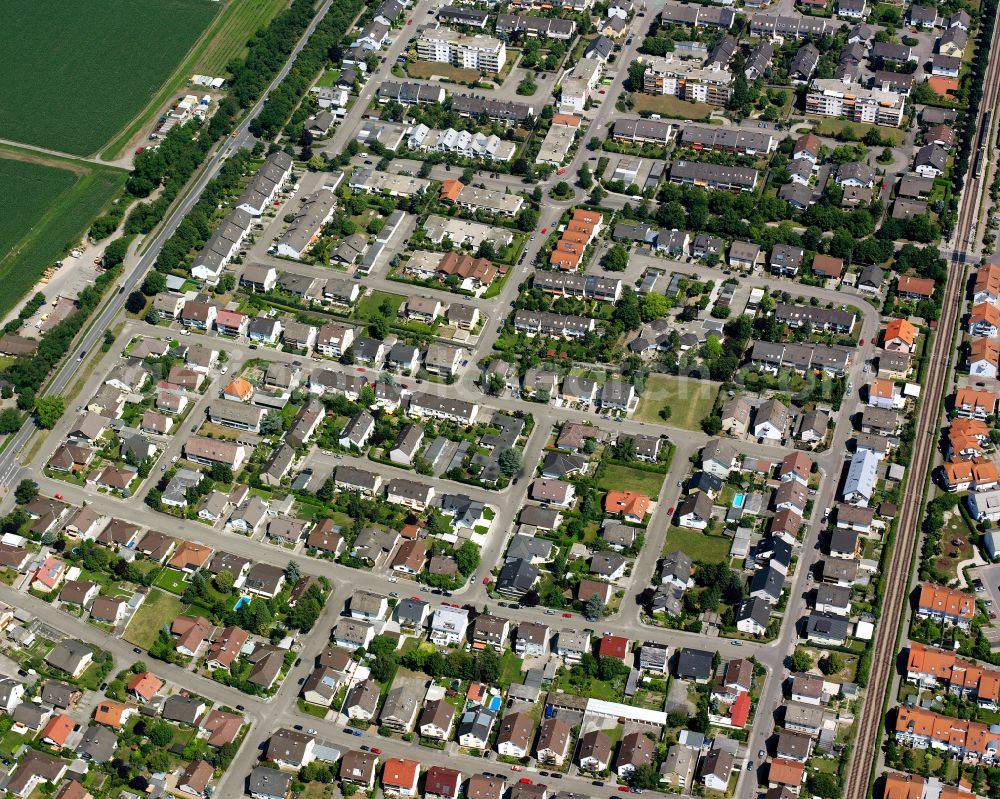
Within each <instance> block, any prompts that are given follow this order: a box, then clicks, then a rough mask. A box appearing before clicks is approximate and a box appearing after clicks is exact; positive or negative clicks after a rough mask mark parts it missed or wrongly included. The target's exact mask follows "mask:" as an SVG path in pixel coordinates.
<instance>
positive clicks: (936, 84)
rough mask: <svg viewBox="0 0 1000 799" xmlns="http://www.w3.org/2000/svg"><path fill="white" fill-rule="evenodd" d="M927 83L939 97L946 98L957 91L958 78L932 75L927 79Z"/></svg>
mask: <svg viewBox="0 0 1000 799" xmlns="http://www.w3.org/2000/svg"><path fill="white" fill-rule="evenodd" d="M927 85H928V86H930V88H931V90H932V91H933V92H934V93H935V94H936V95H938V96H939V97H944V98H945V99H947V98H948V95H951V94H955V93H956V92H958V80H957V79H955V78H944V77H940V76H936V75H935V76H932V77H929V78H928V79H927Z"/></svg>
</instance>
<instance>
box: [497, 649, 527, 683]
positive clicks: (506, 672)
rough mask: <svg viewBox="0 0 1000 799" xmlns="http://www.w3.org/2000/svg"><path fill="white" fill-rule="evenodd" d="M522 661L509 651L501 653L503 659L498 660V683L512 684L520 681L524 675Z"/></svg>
mask: <svg viewBox="0 0 1000 799" xmlns="http://www.w3.org/2000/svg"><path fill="white" fill-rule="evenodd" d="M522 664H523V661H522V660H521V658H519V657H518V656H517V655H515V654H514V653H513V652H511V651H509V650H508V651H507V652H504V653H503V660H502V661H501V662H500V683H501V685H512V684H514V683H519V682H521V681H522V678H523V676H524V672H523V665H522Z"/></svg>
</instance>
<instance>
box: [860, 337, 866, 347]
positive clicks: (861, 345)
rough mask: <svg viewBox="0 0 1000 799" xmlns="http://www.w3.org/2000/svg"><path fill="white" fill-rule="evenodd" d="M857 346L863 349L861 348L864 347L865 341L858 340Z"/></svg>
mask: <svg viewBox="0 0 1000 799" xmlns="http://www.w3.org/2000/svg"><path fill="white" fill-rule="evenodd" d="M858 346H859V347H863V346H865V340H864V339H859V340H858Z"/></svg>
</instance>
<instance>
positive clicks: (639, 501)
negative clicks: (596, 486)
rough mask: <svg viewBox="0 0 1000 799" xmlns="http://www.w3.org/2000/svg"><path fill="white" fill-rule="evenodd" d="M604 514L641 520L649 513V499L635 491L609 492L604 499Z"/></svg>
mask: <svg viewBox="0 0 1000 799" xmlns="http://www.w3.org/2000/svg"><path fill="white" fill-rule="evenodd" d="M604 512H605V513H620V514H622V515H627V516H635V517H636V518H638V519H642V518H644V517H645V516H646V513H648V512H649V497H647V496H646V495H645V494H640V493H638V492H636V491H609V492H608V493H607V494H606V495H605V497H604Z"/></svg>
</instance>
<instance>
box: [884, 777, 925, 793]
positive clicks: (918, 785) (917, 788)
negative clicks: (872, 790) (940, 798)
mask: <svg viewBox="0 0 1000 799" xmlns="http://www.w3.org/2000/svg"><path fill="white" fill-rule="evenodd" d="M923 795H924V778H923V777H919V776H917V775H916V774H893V773H890V774H886V775H885V790H883V792H882V799H921V797H923Z"/></svg>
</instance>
